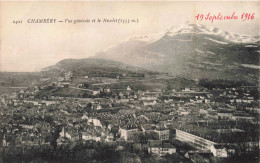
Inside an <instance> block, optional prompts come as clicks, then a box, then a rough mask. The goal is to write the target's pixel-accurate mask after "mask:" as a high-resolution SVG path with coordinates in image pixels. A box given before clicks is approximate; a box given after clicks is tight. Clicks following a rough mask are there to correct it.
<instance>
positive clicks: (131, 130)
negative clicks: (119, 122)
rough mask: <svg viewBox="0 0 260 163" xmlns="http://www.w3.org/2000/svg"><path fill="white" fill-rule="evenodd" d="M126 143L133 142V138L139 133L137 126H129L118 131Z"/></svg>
mask: <svg viewBox="0 0 260 163" xmlns="http://www.w3.org/2000/svg"><path fill="white" fill-rule="evenodd" d="M118 132H119V133H120V135H121V138H123V139H124V140H125V141H127V140H131V138H132V137H133V136H134V134H136V133H137V132H138V128H137V126H136V125H127V126H124V127H120V128H119V131H118Z"/></svg>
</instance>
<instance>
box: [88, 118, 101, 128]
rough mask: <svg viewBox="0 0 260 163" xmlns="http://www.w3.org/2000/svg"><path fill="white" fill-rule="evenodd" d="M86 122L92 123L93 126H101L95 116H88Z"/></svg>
mask: <svg viewBox="0 0 260 163" xmlns="http://www.w3.org/2000/svg"><path fill="white" fill-rule="evenodd" d="M88 124H93V126H95V127H102V124H101V122H100V120H99V119H97V118H89V119H88Z"/></svg>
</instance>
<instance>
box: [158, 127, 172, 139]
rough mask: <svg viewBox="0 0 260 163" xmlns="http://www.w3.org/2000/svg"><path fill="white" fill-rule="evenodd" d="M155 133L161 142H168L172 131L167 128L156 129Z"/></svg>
mask: <svg viewBox="0 0 260 163" xmlns="http://www.w3.org/2000/svg"><path fill="white" fill-rule="evenodd" d="M154 132H156V133H158V135H159V140H168V139H169V137H170V130H169V129H167V128H165V127H156V129H155V130H154Z"/></svg>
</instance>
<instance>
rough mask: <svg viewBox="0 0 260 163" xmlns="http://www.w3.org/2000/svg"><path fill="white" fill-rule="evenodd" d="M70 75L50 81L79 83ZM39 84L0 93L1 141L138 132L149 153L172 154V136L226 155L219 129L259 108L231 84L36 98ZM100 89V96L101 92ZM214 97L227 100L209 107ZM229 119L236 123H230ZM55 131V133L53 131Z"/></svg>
mask: <svg viewBox="0 0 260 163" xmlns="http://www.w3.org/2000/svg"><path fill="white" fill-rule="evenodd" d="M72 76H73V74H72V73H71V72H67V73H66V74H65V76H64V77H63V78H60V79H59V80H58V82H57V83H55V84H54V85H55V86H57V87H73V89H74V88H77V89H81V88H82V89H83V88H84V87H85V86H84V84H78V85H77V86H72V84H71V83H70V81H71V78H72ZM87 78H88V77H87ZM44 89H46V86H45V87H42V86H41V87H40V86H35V87H34V88H28V89H25V90H21V91H19V92H15V93H13V94H11V95H2V96H1V97H0V100H1V104H0V107H1V109H0V114H1V117H2V118H0V119H1V120H0V121H1V126H0V127H1V130H0V139H1V140H2V141H1V143H0V145H1V146H2V147H5V146H37V145H49V146H51V145H52V144H53V142H54V143H56V144H57V146H61V145H62V144H69V143H72V142H78V141H95V142H106V143H111V142H117V141H125V142H134V143H140V142H137V139H138V137H137V135H139V134H143V135H145V134H146V135H149V137H148V138H147V139H148V140H147V143H146V149H147V151H148V152H149V153H153V154H158V155H160V156H162V155H165V154H173V153H175V152H176V147H174V146H173V145H172V144H171V143H170V142H171V140H173V139H177V140H180V141H181V142H187V143H189V144H191V145H192V146H194V147H195V148H197V149H200V150H206V151H210V152H212V153H213V155H214V156H216V157H228V156H230V155H232V154H234V153H235V150H236V144H235V143H234V142H231V141H229V140H226V139H225V140H224V139H221V138H219V135H221V134H220V133H222V132H224V130H225V131H228V132H224V133H225V134H227V133H232V134H241V133H248V132H249V131H247V130H245V129H240V128H239V127H241V125H240V124H242V123H248V124H254V123H256V121H257V118H256V116H257V115H258V114H255V113H259V112H252V110H257V109H258V108H255V107H254V106H252V105H251V103H253V102H254V101H255V99H254V97H253V96H252V95H251V94H250V91H248V90H243V91H241V90H239V91H238V90H237V89H235V88H234V89H226V90H217V92H218V93H217V94H216V93H212V92H210V91H208V90H206V89H205V88H184V89H182V90H180V91H176V90H160V89H154V90H146V91H141V90H135V89H134V88H133V87H131V86H127V87H126V88H124V90H119V91H118V90H116V91H114V90H113V88H110V87H109V86H107V87H105V88H100V89H98V90H94V89H93V90H91V91H92V93H93V94H92V95H94V96H95V97H94V98H72V97H58V96H49V97H45V96H41V98H37V94H39V93H40V92H41V91H42V90H44ZM104 92H105V93H106V94H105V96H104V97H100V96H99V95H100V94H101V93H104ZM218 98H225V99H227V100H226V103H225V104H228V105H226V106H225V107H215V108H214V106H215V105H216V103H217V101H216V99H218ZM240 103H245V104H246V105H245V106H244V107H243V108H244V110H238V109H237V105H238V104H240ZM208 121H210V122H209V123H208ZM220 121H221V122H228V123H223V125H222V126H218V127H216V128H214V125H212V124H213V123H214V122H220ZM231 121H232V122H231ZM233 122H234V123H235V125H233V126H232V127H230V126H229V124H231V123H233ZM192 123H193V124H192ZM202 123H203V125H202ZM176 124H178V125H176ZM205 124H206V127H205ZM202 126H203V127H202ZM232 129H233V130H232ZM173 130H174V131H173ZM57 131H58V136H54V133H55V132H57ZM218 131H219V133H216V132H218ZM206 132H207V134H203V133H206ZM241 141H242V142H247V143H249V144H250V143H252V144H250V145H248V146H247V147H248V150H250V149H253V148H255V146H254V145H256V143H255V142H259V140H258V139H256V138H254V137H251V139H249V138H248V137H245V138H244V139H243V140H237V142H239V143H240V142H241ZM237 142H236V143H237ZM256 148H259V146H258V147H256Z"/></svg>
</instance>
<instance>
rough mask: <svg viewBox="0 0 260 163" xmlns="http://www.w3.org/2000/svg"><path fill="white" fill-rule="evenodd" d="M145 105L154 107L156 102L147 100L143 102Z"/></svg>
mask: <svg viewBox="0 0 260 163" xmlns="http://www.w3.org/2000/svg"><path fill="white" fill-rule="evenodd" d="M143 104H144V106H153V105H155V104H156V101H155V100H146V101H143Z"/></svg>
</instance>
